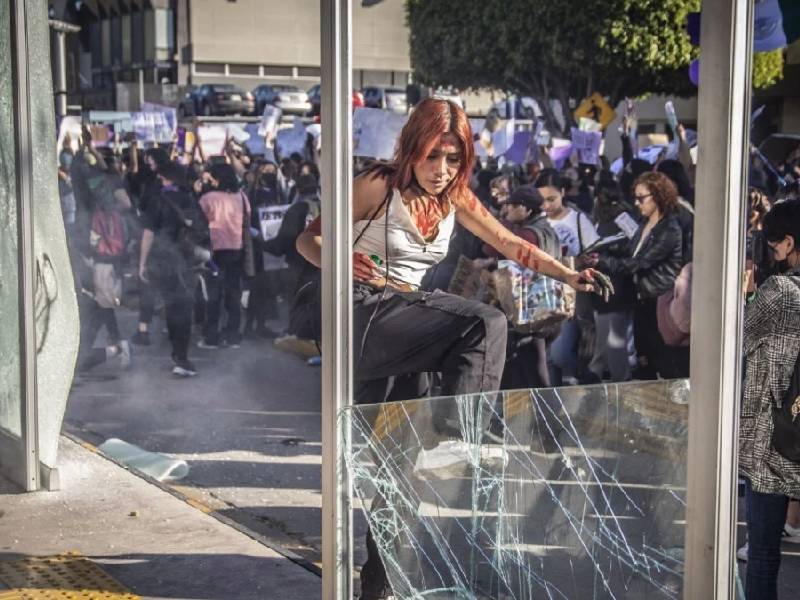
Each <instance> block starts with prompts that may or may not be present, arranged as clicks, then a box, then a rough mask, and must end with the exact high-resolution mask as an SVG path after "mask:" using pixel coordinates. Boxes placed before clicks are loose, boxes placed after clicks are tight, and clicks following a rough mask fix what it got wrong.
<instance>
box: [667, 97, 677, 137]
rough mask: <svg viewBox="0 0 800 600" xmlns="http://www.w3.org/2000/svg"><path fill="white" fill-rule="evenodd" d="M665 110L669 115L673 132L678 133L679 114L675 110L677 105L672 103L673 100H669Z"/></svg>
mask: <svg viewBox="0 0 800 600" xmlns="http://www.w3.org/2000/svg"><path fill="white" fill-rule="evenodd" d="M664 112H665V113H666V115H667V123H669V127H670V129H672V133H674V134H677V133H678V115H677V113H676V112H675V105H674V104H673V103H672V100H667V101H666V103H665V104H664Z"/></svg>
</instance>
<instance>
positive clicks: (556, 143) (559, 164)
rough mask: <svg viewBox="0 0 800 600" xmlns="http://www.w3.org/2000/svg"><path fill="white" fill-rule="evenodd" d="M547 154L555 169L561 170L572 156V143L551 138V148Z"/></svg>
mask: <svg viewBox="0 0 800 600" xmlns="http://www.w3.org/2000/svg"><path fill="white" fill-rule="evenodd" d="M548 154H549V155H550V160H552V161H553V164H554V165H555V167H556V168H557V169H562V168H564V164H565V163H566V162H567V160H569V157H570V155H571V154H572V142H570V141H569V140H564V139H561V138H553V147H552V148H550V151H549V152H548Z"/></svg>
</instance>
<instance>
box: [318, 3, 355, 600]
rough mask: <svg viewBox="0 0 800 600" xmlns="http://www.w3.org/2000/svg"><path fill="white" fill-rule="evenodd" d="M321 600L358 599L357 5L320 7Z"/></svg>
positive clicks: (327, 4)
mask: <svg viewBox="0 0 800 600" xmlns="http://www.w3.org/2000/svg"><path fill="white" fill-rule="evenodd" d="M320 9H321V14H320V16H321V19H320V22H321V28H322V31H321V39H322V44H321V50H322V53H321V54H322V63H321V66H322V69H321V74H322V94H321V106H320V121H321V124H322V152H321V162H322V164H321V167H322V349H323V353H322V591H323V593H322V597H323V599H324V600H345V599H346V600H349V599H350V598H352V572H353V569H352V554H351V547H352V538H353V532H352V523H351V519H350V482H349V479H348V477H347V471H346V469H345V468H344V463H343V460H342V457H343V451H344V450H345V449H346V448H347V446H348V439H349V434H348V432H347V431H346V430H345V428H343V427H340V426H339V423H338V416H339V413H340V410H341V409H342V408H343V407H345V406H347V405H349V404H350V402H351V386H352V380H353V377H352V365H351V356H352V352H351V348H352V344H351V339H350V338H351V325H350V317H351V314H352V296H351V294H352V264H351V247H352V242H351V237H352V236H351V228H352V216H351V215H352V209H351V202H350V198H351V195H352V147H351V146H352V115H351V112H350V111H351V108H350V105H351V98H350V94H351V87H352V84H351V69H350V65H351V38H350V35H351V34H350V32H351V0H321V2H320Z"/></svg>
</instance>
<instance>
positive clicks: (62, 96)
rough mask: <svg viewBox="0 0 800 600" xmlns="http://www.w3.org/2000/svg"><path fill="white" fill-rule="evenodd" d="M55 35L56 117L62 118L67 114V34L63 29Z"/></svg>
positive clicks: (54, 84)
mask: <svg viewBox="0 0 800 600" xmlns="http://www.w3.org/2000/svg"><path fill="white" fill-rule="evenodd" d="M55 37H56V40H55V42H56V43H55V44H54V46H55V48H54V50H55V58H54V62H55V67H56V76H55V80H54V81H53V87H55V90H54V91H55V96H56V117H58V118H59V119H60V118H61V117H64V116H66V114H67V34H66V33H64V32H63V31H56V32H55Z"/></svg>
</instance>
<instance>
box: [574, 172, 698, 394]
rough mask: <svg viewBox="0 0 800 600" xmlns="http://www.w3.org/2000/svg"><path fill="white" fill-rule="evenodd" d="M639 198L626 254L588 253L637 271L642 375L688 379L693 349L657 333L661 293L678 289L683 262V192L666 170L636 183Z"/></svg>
mask: <svg viewBox="0 0 800 600" xmlns="http://www.w3.org/2000/svg"><path fill="white" fill-rule="evenodd" d="M633 197H634V200H635V202H636V206H637V207H638V209H639V212H640V213H641V215H642V217H643V221H642V224H641V225H640V227H639V229H638V231H637V232H636V234H635V235H634V237H633V239H632V240H631V242H630V245H629V246H628V251H627V252H626V254H625V256H622V257H620V256H615V255H613V254H611V253H605V252H604V253H601V254H600V255H599V257H588V258H587V259H586V260H585V262H586V263H587V264H596V265H597V266H598V268H600V269H603V270H604V271H605V272H607V273H610V274H612V275H632V276H633V279H634V283H635V286H636V302H635V304H634V310H633V328H634V329H633V331H634V341H635V344H636V352H637V354H638V355H639V369H638V371H637V373H635V374H634V376H635V377H637V378H639V379H655V378H656V377H658V376H660V377H662V378H664V379H671V378H675V377H687V376H688V374H689V373H688V371H689V352H688V348H685V347H671V346H667V345H666V344H665V343H664V339H663V338H662V337H661V334H660V333H659V331H658V322H657V318H656V304H657V301H658V297H659V296H660V295H662V294H664V293H666V292H669V291H671V290H672V289H673V287H674V285H675V279H676V278H677V276H678V273H680V270H681V267H682V266H683V233H682V231H681V226H680V224H679V223H678V220H677V218H676V217H675V213H676V212H677V210H678V191H677V189H676V188H675V184H673V183H672V181H671V180H670V179H669V178H668V177H667V176H666V175H664V174H663V173H652V172H651V173H645V174H644V175H641V176H640V177H639V178H638V179H637V180H636V183H635V185H634V194H633Z"/></svg>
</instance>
